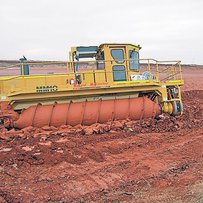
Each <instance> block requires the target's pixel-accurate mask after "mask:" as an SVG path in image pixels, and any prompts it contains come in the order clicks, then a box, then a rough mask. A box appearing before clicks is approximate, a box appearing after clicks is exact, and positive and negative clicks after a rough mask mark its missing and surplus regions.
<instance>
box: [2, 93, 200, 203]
mask: <svg viewBox="0 0 203 203" xmlns="http://www.w3.org/2000/svg"><path fill="white" fill-rule="evenodd" d="M183 102H184V108H185V110H184V114H183V115H181V116H179V117H170V116H167V115H163V116H162V117H161V118H160V119H148V120H142V121H130V120H125V121H114V122H109V123H105V124H95V125H92V126H86V127H82V126H77V127H74V128H73V127H70V126H61V127H60V128H58V129H57V128H54V127H47V126H45V127H43V128H40V129H37V128H33V127H29V128H26V129H23V130H20V131H17V130H14V129H11V130H9V131H7V130H5V129H2V130H1V131H2V132H1V137H0V202H2V203H4V202H12V203H13V202H14V203H15V202H16V203H17V202H122V201H124V202H198V200H201V199H200V198H201V197H203V196H202V194H203V193H202V192H203V191H202V180H203V175H202V169H203V164H202V163H203V155H202V148H203V128H202V124H203V122H202V121H203V120H202V113H203V91H189V92H183ZM152 132H154V133H152ZM159 132H161V133H159ZM91 134H92V135H91ZM36 194H37V195H36ZM141 200H142V201H141ZM192 200H193V201H192Z"/></svg>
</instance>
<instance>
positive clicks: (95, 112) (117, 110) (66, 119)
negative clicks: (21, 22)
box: [14, 97, 161, 129]
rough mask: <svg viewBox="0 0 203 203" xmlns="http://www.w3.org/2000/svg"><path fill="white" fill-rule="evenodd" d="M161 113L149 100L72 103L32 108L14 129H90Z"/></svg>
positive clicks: (24, 112) (157, 106) (25, 112)
mask: <svg viewBox="0 0 203 203" xmlns="http://www.w3.org/2000/svg"><path fill="white" fill-rule="evenodd" d="M160 113H161V111H160V107H159V105H158V104H156V103H155V102H153V101H151V100H150V99H148V98H146V97H140V98H129V99H114V100H99V101H84V102H76V103H73V102H71V103H66V104H53V105H45V106H42V105H37V106H31V107H29V108H28V109H26V110H25V111H23V112H22V114H21V115H20V117H19V119H18V120H17V121H16V122H15V124H14V125H15V127H16V128H20V129H22V128H25V127H28V126H34V127H43V126H46V125H49V126H55V127H59V126H61V125H71V126H75V125H78V124H82V125H91V124H94V123H104V122H108V121H110V120H123V119H127V118H130V119H132V120H139V119H142V118H152V117H155V116H157V115H159V114H160Z"/></svg>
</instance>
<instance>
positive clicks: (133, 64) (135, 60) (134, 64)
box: [129, 50, 139, 71]
mask: <svg viewBox="0 0 203 203" xmlns="http://www.w3.org/2000/svg"><path fill="white" fill-rule="evenodd" d="M129 59H130V61H129V63H130V70H134V71H139V53H138V52H137V51H135V50H130V51H129Z"/></svg>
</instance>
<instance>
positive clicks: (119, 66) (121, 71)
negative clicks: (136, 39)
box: [109, 46, 127, 82]
mask: <svg viewBox="0 0 203 203" xmlns="http://www.w3.org/2000/svg"><path fill="white" fill-rule="evenodd" d="M109 48H110V59H111V65H112V72H113V81H115V82H117V81H126V80H127V72H126V70H127V68H126V67H127V66H126V63H127V62H126V47H125V46H119V47H118V46H115V47H114V46H113V47H109Z"/></svg>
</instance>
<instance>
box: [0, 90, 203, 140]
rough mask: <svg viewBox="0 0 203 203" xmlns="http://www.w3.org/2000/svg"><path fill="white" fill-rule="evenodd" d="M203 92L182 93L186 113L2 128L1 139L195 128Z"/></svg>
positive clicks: (200, 121) (200, 120) (199, 118)
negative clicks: (138, 118) (110, 120)
mask: <svg viewBox="0 0 203 203" xmlns="http://www.w3.org/2000/svg"><path fill="white" fill-rule="evenodd" d="M201 98H203V91H200V90H197V91H188V92H183V101H184V114H183V115H181V116H176V117H171V116H169V115H167V114H163V115H161V116H160V117H159V118H157V119H143V120H140V121H132V120H130V119H127V120H122V121H112V122H107V123H105V124H98V123H96V124H93V125H91V126H81V125H77V126H75V127H72V126H68V125H63V126H61V127H59V128H56V127H54V126H44V127H42V128H36V127H32V126H30V127H27V128H24V129H22V130H16V129H11V130H7V129H5V128H2V129H1V131H0V139H6V140H9V139H13V138H23V139H26V138H29V137H38V136H52V135H61V136H67V135H72V136H76V135H92V134H103V133H107V132H110V133H112V132H133V133H151V132H171V131H173V132H174V131H178V130H180V129H182V128H193V127H198V126H201V125H202V111H203V110H202V100H201Z"/></svg>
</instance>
